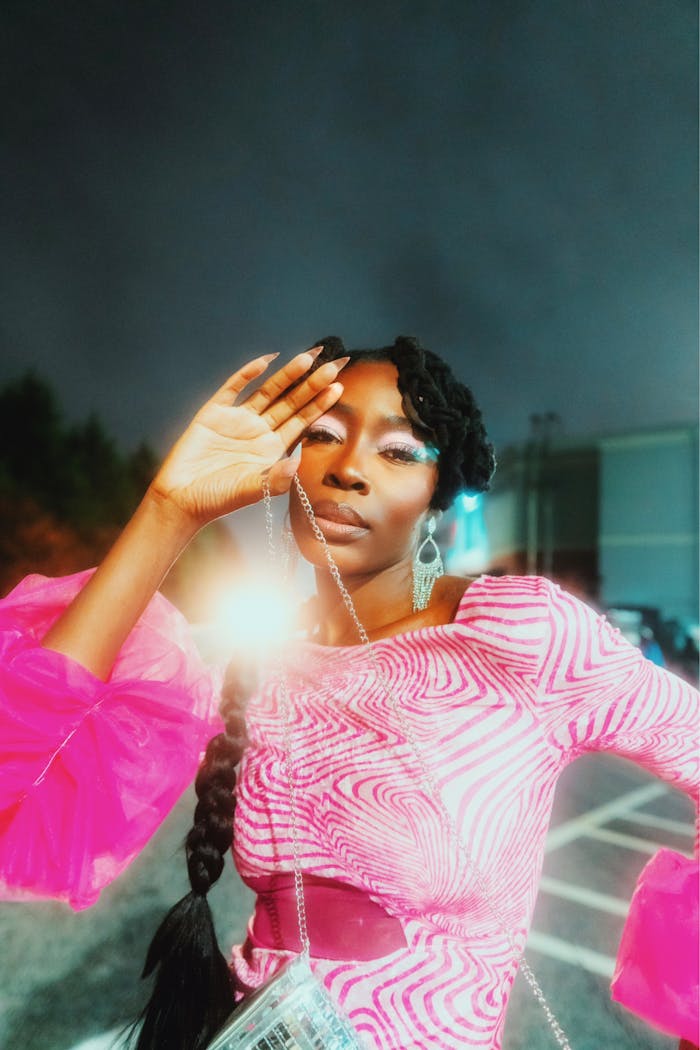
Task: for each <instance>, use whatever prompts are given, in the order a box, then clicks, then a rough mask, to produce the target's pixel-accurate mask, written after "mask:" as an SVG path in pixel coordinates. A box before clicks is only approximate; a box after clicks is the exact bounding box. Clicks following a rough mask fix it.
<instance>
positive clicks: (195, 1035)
mask: <svg viewBox="0 0 700 1050" xmlns="http://www.w3.org/2000/svg"><path fill="white" fill-rule="evenodd" d="M247 686H248V683H246V682H245V679H244V678H243V677H242V676H241V675H240V674H239V673H238V670H237V669H234V668H233V666H232V665H229V668H228V669H227V673H226V678H225V681H224V686H223V690H222V699H221V715H222V718H223V720H224V727H225V729H224V732H223V733H219V734H218V735H217V736H215V737H213V738H212V739H211V740H210V741H209V744H208V745H207V749H206V752H205V755H204V760H203V762H202V764H201V766H200V767H199V771H198V773H197V777H196V780H195V791H196V794H197V806H196V809H195V812H194V823H193V825H192V828H191V829H190V831H189V833H188V835H187V838H186V840H185V853H186V857H187V872H188V875H189V880H190V886H191V890H190V892H189V893H188V894H187V895H186V896H185V897H183V898H182V900H180V901H178V903H177V904H176V905H175V906H174V907H173V908H171V909H170V911H169V912H168V914H167V915H166V917H165V919H164V920H163V922H162V923H161V924H160V926H159V927H158V929H157V931H156V933H155V936H154V938H153V940H152V941H151V945H150V947H149V949H148V953H147V955H146V962H145V965H144V968H143V973H142V977H149V976H150V975H152V974H155V981H154V985H153V990H152V993H151V997H150V999H149V1001H148V1003H147V1004H146V1006H145V1007H144V1009H143V1011H142V1013H141V1016H140V1017H139V1019H138V1021H137V1022H136V1024H137V1025H138V1024H139V1023H140V1024H141V1030H140V1032H139V1034H138V1039H137V1042H136V1050H166V1048H167V1050H203V1048H204V1047H206V1045H207V1044H208V1043H209V1042H210V1041H211V1039H212V1037H213V1036H214V1034H215V1033H216V1031H217V1030H218V1029H219V1028H220V1027H221V1025H222V1024H223V1022H224V1021H225V1020H226V1018H227V1017H228V1016H229V1014H230V1013H231V1012H232V1010H233V1009H234V1005H235V1002H234V989H233V983H232V978H231V971H230V970H229V966H228V963H227V962H226V959H225V958H224V956H223V955H222V954H221V950H220V948H219V945H218V943H217V940H216V932H215V930H214V922H213V918H212V914H211V909H210V907H209V902H208V900H207V893H208V891H209V890H210V889H211V887H212V886H213V885H214V883H215V882H216V881H217V879H218V878H219V876H220V875H221V871H222V869H223V866H224V857H225V856H226V853H227V852H228V851H229V849H230V848H231V844H232V842H233V814H234V810H235V805H236V802H235V795H234V788H235V784H236V772H235V770H236V766H237V765H238V763H239V761H240V759H241V756H242V754H243V751H244V749H245V746H246V743H247V738H246V731H245V719H244V714H243V711H244V707H245V701H246V699H247V695H248V693H249V691H250V690H249V688H248V687H247Z"/></svg>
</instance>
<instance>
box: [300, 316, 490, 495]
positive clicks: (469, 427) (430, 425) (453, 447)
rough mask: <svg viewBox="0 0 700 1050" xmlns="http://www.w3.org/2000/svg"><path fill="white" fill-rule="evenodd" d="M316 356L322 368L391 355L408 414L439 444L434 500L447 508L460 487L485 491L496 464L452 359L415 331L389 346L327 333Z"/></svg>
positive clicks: (476, 410) (473, 403)
mask: <svg viewBox="0 0 700 1050" xmlns="http://www.w3.org/2000/svg"><path fill="white" fill-rule="evenodd" d="M320 344H322V345H323V351H322V353H321V354H320V355H319V356H318V358H317V359H316V361H315V367H316V368H318V367H319V366H320V365H322V364H323V363H324V362H325V361H332V360H334V359H335V358H337V357H343V356H345V355H346V354H348V355H349V356H350V362H349V363H348V366H347V367H351V366H352V364H353V363H358V364H359V363H360V362H363V361H368V362H371V361H390V362H391V363H392V364H394V365H395V366H396V370H397V372H398V388H399V392H400V394H401V396H402V397H403V399H404V409H405V411H406V414H407V415H408V416H409V418H411V419H412V420H414V421H415V422H416V423H417V424H418V425H419V426H420V427H421V428H422V429H423V430H424V431H425V433H426V435H427V437H428V438H429V440H430V441H431V442H432V443H433V444H434V445H435V447H436V448H437V450H438V454H439V455H438V480H437V484H436V486H435V492H434V493H433V499H432V501H431V506H432V507H433V509H434V510H446V509H447V507H449V506H450V504H451V503H452V502H453V500H454V499H455V498H456V497H457V495H458V494H459V493H460V492H468V493H477V492H485V491H486V490H487V489H488V487H489V483H490V480H491V478H492V476H493V472H494V469H495V465H496V459H495V456H494V452H493V446H492V445H491V443H490V442H489V440H488V437H487V434H486V428H485V426H484V422H483V419H482V416H481V411H480V410H479V406H478V405H477V403H476V400H475V398H474V395H473V394H472V392H471V390H470V389H469V387H467V386H465V385H464V384H463V383H460V382H459V380H458V379H457V378H456V377H455V375H454V373H453V372H452V370H451V369H450V367H449V365H447V364H446V362H445V361H443V359H442V358H441V357H439V355H438V354H436V353H433V351H432V350H427V349H426V348H425V347H422V346H421V345H420V343H419V342H418V340H417V339H414V338H413V337H412V336H405V335H400V336H397V337H396V339H395V340H394V342H393V343H392V344H391V346H383V347H378V348H376V349H360V350H347V349H346V348H345V346H344V344H343V341H342V339H339V338H338V336H334V335H331V336H326V337H325V338H323V339H319V340H318V341H317V342H316V343H315V344H314V345H316V346H318V345H320Z"/></svg>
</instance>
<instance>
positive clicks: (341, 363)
mask: <svg viewBox="0 0 700 1050" xmlns="http://www.w3.org/2000/svg"><path fill="white" fill-rule="evenodd" d="M349 360H350V357H349V356H348V357H336V359H335V361H334V362H333V364H334V365H335V367H336V368H337V369H338V371H340V370H341V368H345V366H346V364H347V363H348V361H349Z"/></svg>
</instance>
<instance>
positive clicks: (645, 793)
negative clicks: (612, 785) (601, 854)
mask: <svg viewBox="0 0 700 1050" xmlns="http://www.w3.org/2000/svg"><path fill="white" fill-rule="evenodd" d="M666 794H668V788H667V787H665V785H664V784H658V783H655V784H647V785H645V787H641V788H636V789H635V790H634V791H628V792H627V793H626V794H624V795H619V796H618V798H616V799H613V801H612V802H606V803H605V805H603V806H598V808H597V809H589V810H588V812H587V813H583V814H582V815H581V816H580V817H574V818H573V820H567V821H564V823H563V824H559V825H558V826H557V827H556V828H552V830H551V831H550V832H549V834H548V835H547V842H546V845H545V853H551V852H552V850H555V849H559V848H560V847H561V846H566V845H567V843H569V842H573V840H574V839H577V838H579V837H580V836H581V835H583V834H585V833H586V832H587V831H589V830H590V829H591V828H592V827H597V826H598V825H599V824H605V823H606V821H608V820H615V819H616V818H618V817H622V816H624V815H626V814H627V813H629V811H630V810H631V809H635V808H637V807H638V806H643V805H644V804H645V803H647V802H651V801H652V799H655V798H660V797H661V796H662V795H666Z"/></svg>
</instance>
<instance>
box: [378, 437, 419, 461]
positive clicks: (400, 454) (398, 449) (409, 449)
mask: <svg viewBox="0 0 700 1050" xmlns="http://www.w3.org/2000/svg"><path fill="white" fill-rule="evenodd" d="M379 451H380V452H381V454H382V455H383V456H385V457H386V458H387V459H390V460H392V461H393V462H395V463H427V462H429V460H430V458H431V457H430V454H429V452H428V450H427V449H426V448H425V447H423V446H422V445H409V444H403V443H401V442H394V443H392V444H391V445H384V446H383V448H380V450H379Z"/></svg>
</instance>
